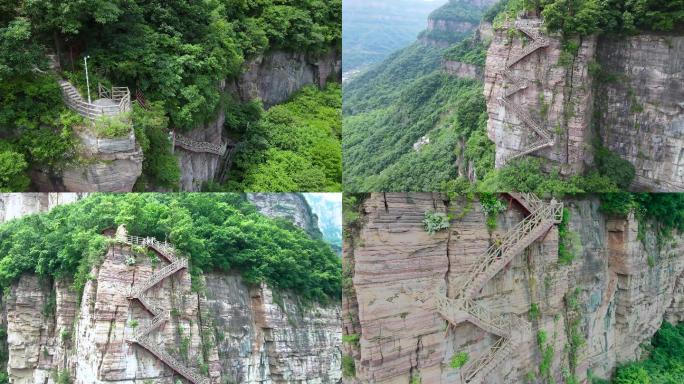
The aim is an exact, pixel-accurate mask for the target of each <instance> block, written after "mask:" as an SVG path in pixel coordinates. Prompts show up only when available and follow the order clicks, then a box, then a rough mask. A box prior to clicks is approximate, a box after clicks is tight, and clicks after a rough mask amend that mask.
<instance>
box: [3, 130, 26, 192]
mask: <svg viewBox="0 0 684 384" xmlns="http://www.w3.org/2000/svg"><path fill="white" fill-rule="evenodd" d="M27 168H28V163H27V162H26V160H25V158H24V155H23V154H21V153H19V152H16V151H15V149H14V146H12V145H11V144H9V143H7V142H5V141H0V192H23V191H25V190H26V189H27V188H28V186H29V183H30V180H29V178H28V177H27V176H26V173H25V172H26V170H27Z"/></svg>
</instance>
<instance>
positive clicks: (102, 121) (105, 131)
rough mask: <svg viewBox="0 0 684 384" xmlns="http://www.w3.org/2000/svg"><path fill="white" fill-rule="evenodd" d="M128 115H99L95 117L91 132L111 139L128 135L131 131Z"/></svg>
mask: <svg viewBox="0 0 684 384" xmlns="http://www.w3.org/2000/svg"><path fill="white" fill-rule="evenodd" d="M129 120H130V117H129V116H128V115H125V114H123V115H116V116H100V117H98V118H97V119H95V122H94V125H93V132H94V133H95V136H97V137H100V138H108V139H113V138H117V137H123V136H128V134H129V133H131V124H130V122H129Z"/></svg>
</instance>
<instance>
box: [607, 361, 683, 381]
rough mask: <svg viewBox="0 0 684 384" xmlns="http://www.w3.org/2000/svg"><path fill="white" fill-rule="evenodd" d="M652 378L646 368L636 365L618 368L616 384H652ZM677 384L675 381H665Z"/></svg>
mask: <svg viewBox="0 0 684 384" xmlns="http://www.w3.org/2000/svg"><path fill="white" fill-rule="evenodd" d="M651 382H652V381H651V377H650V375H649V373H648V371H647V370H646V369H645V368H644V367H640V366H638V365H636V364H632V365H627V366H624V367H620V368H618V371H617V374H616V375H615V380H613V383H614V384H651ZM664 382H670V383H675V381H664Z"/></svg>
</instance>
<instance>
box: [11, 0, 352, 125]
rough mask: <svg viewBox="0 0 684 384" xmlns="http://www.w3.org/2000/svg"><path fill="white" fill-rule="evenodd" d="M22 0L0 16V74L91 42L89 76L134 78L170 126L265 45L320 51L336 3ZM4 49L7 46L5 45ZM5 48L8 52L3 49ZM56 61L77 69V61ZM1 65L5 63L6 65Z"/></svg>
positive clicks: (198, 118) (334, 37)
mask: <svg viewBox="0 0 684 384" xmlns="http://www.w3.org/2000/svg"><path fill="white" fill-rule="evenodd" d="M52 3H53V2H52V1H48V0H40V1H33V0H20V1H18V4H16V6H14V7H12V8H8V14H6V15H3V18H7V19H9V20H8V21H10V20H12V21H11V23H10V24H9V26H8V27H7V28H3V29H0V47H2V48H3V49H2V52H3V55H1V56H0V71H2V72H9V71H18V70H20V69H21V68H22V67H24V68H25V70H30V69H31V66H30V65H28V66H27V65H26V64H27V63H34V62H35V61H36V57H41V56H40V54H41V53H42V51H43V50H44V49H43V47H44V46H52V48H53V50H54V51H55V52H56V53H58V54H60V53H61V52H62V51H63V50H66V49H67V48H74V47H73V46H72V45H71V44H73V42H78V46H76V48H78V47H83V46H85V47H88V53H89V55H90V56H91V60H90V65H92V68H91V73H93V74H95V73H97V72H103V73H107V74H108V77H109V78H110V80H111V81H112V82H113V83H116V84H122V85H124V84H125V85H133V84H136V85H138V87H139V88H140V89H142V90H143V91H144V92H145V94H146V95H147V97H148V98H149V99H150V100H163V102H164V109H165V111H166V113H167V115H168V116H169V118H170V120H171V123H172V124H173V125H174V126H176V127H178V128H181V129H191V128H194V127H195V126H197V125H198V124H200V123H202V122H204V121H206V120H207V119H209V118H210V117H212V115H213V114H214V113H215V112H216V109H217V108H218V107H219V103H220V93H219V92H220V91H219V87H218V86H217V85H218V83H219V81H221V80H224V79H226V78H229V77H232V76H236V75H238V74H239V72H240V66H241V64H242V63H243V62H244V61H245V59H246V58H248V57H253V56H255V55H258V54H261V53H264V52H266V51H267V50H269V49H286V50H297V51H304V52H310V53H313V54H320V53H323V52H325V51H327V50H329V49H330V48H331V47H336V46H338V45H339V44H340V39H341V32H342V31H341V25H340V24H341V8H342V5H341V1H340V0H296V1H295V0H285V1H280V0H262V1H258V2H245V1H237V2H236V1H225V0H224V1H193V2H188V1H181V0H172V1H142V0H132V1H119V2H109V1H104V0H61V1H60V2H59V4H58V6H54V5H53V4H52ZM5 48H7V49H11V51H6V50H5ZM5 52H12V54H7V55H6V54H4V53H5ZM63 56H64V59H65V60H63V64H65V66H66V67H70V68H71V69H73V70H76V71H78V70H80V66H81V62H80V60H78V59H79V57H76V60H74V62H71V60H70V58H71V56H69V55H63ZM5 67H7V68H5Z"/></svg>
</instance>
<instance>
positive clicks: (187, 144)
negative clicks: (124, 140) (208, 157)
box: [135, 89, 228, 156]
mask: <svg viewBox="0 0 684 384" xmlns="http://www.w3.org/2000/svg"><path fill="white" fill-rule="evenodd" d="M135 101H136V102H137V103H138V105H140V107H141V108H142V109H144V110H149V104H148V102H147V98H146V97H145V95H144V94H143V93H142V91H141V90H139V89H138V90H137V91H136V92H135ZM171 141H172V142H173V143H172V144H173V148H175V147H178V148H183V149H185V150H186V151H189V152H195V153H210V154H212V155H217V156H223V155H225V154H226V151H227V148H228V144H227V143H222V144H214V143H210V142H208V141H197V140H193V139H190V138H188V137H185V136H183V135H181V134H179V133H176V131H172V132H171Z"/></svg>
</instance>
